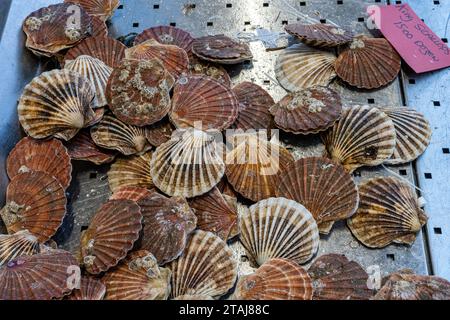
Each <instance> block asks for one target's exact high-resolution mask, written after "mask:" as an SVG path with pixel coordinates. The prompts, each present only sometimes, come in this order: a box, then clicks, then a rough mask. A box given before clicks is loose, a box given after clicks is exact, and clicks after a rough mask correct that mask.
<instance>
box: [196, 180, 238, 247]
mask: <svg viewBox="0 0 450 320" xmlns="http://www.w3.org/2000/svg"><path fill="white" fill-rule="evenodd" d="M226 197H227V196H226V195H223V194H222V193H220V191H219V189H217V187H214V188H213V189H212V190H211V191H209V192H208V193H206V194H204V195H201V196H198V197H195V198H193V199H191V201H189V205H190V207H191V208H192V209H193V211H194V213H195V215H196V216H197V228H198V229H200V230H204V231H209V232H212V233H214V234H215V235H217V236H219V237H220V238H221V239H222V240H224V241H227V240H228V239H229V238H232V237H234V236H236V235H237V228H238V214H237V210H236V208H235V207H234V206H232V205H231V204H230V202H229V201H227V199H226Z"/></svg>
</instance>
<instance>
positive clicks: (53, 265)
mask: <svg viewBox="0 0 450 320" xmlns="http://www.w3.org/2000/svg"><path fill="white" fill-rule="evenodd" d="M76 268H78V264H77V261H76V259H75V258H74V257H73V256H72V254H71V253H70V252H67V251H63V250H48V251H46V252H43V253H39V254H35V255H32V256H21V257H18V258H16V259H14V260H11V261H10V262H8V263H7V264H6V265H4V266H2V267H0V300H50V299H60V298H62V297H63V296H65V295H66V294H69V293H70V291H71V289H69V288H68V286H67V285H68V282H69V280H70V276H71V275H72V276H73V271H72V272H70V270H75V269H76ZM78 271H79V270H78Z"/></svg>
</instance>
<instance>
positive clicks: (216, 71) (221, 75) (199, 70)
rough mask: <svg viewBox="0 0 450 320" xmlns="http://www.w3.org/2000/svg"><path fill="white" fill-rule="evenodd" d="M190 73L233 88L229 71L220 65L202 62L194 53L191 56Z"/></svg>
mask: <svg viewBox="0 0 450 320" xmlns="http://www.w3.org/2000/svg"><path fill="white" fill-rule="evenodd" d="M189 73H190V74H192V75H198V76H200V75H204V76H207V77H210V78H213V79H214V80H216V81H217V82H220V83H221V84H223V85H224V86H225V87H230V86H231V78H230V75H229V74H228V72H227V70H226V69H225V68H224V67H222V66H221V65H220V64H217V63H213V62H209V61H205V60H200V59H199V58H197V57H196V56H194V55H193V54H192V53H191V54H190V56H189Z"/></svg>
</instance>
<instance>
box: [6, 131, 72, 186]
mask: <svg viewBox="0 0 450 320" xmlns="http://www.w3.org/2000/svg"><path fill="white" fill-rule="evenodd" d="M6 170H7V172H8V177H9V178H10V179H12V178H14V177H15V176H16V175H17V174H19V173H23V172H28V171H43V172H45V173H47V174H49V175H51V176H54V177H55V178H56V179H57V180H58V181H59V183H61V185H62V186H63V188H67V187H68V186H69V184H70V180H71V179H72V177H71V173H72V164H71V163H70V157H69V154H68V152H67V149H66V147H64V145H63V144H62V143H61V141H59V140H57V139H50V140H35V139H33V138H30V137H25V138H23V139H22V140H20V141H19V142H18V143H17V144H16V146H15V147H14V148H13V149H12V150H11V152H10V153H9V155H8V159H7V161H6Z"/></svg>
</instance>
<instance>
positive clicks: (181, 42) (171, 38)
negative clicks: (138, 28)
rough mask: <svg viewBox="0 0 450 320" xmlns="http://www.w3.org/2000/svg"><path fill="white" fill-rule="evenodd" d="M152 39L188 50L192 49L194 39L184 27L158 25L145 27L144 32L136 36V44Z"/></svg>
mask: <svg viewBox="0 0 450 320" xmlns="http://www.w3.org/2000/svg"><path fill="white" fill-rule="evenodd" d="M150 39H154V40H156V41H158V42H159V43H161V44H169V45H174V46H178V47H180V48H182V49H184V50H185V51H186V52H189V51H191V47H192V41H193V40H194V38H192V36H191V35H190V34H189V33H188V32H186V31H184V30H182V29H179V28H175V27H172V26H157V27H153V28H149V29H145V30H144V31H142V33H140V34H138V35H137V36H136V38H134V45H138V44H140V43H143V42H145V41H147V40H150Z"/></svg>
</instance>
